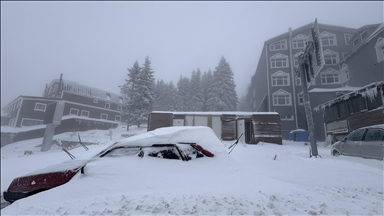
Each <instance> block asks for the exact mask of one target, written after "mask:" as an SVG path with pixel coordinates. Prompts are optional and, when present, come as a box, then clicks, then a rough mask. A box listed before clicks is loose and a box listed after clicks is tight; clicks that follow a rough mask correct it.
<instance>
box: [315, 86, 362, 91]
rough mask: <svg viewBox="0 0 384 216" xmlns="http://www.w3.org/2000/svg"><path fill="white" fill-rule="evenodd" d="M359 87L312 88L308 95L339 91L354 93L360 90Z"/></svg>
mask: <svg viewBox="0 0 384 216" xmlns="http://www.w3.org/2000/svg"><path fill="white" fill-rule="evenodd" d="M360 88H361V87H351V86H344V87H339V88H313V89H311V90H310V91H309V92H310V93H324V92H341V91H348V92H349V91H356V90H358V89H360Z"/></svg>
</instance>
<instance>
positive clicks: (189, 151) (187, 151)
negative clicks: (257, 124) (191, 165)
mask: <svg viewBox="0 0 384 216" xmlns="http://www.w3.org/2000/svg"><path fill="white" fill-rule="evenodd" d="M177 147H179V149H180V150H181V151H182V152H183V154H184V155H185V156H186V157H187V160H192V159H196V158H201V157H204V154H203V153H201V152H200V151H198V150H197V149H195V148H193V147H192V146H191V145H189V144H177Z"/></svg>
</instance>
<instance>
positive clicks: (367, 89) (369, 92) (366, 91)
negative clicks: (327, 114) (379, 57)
mask: <svg viewBox="0 0 384 216" xmlns="http://www.w3.org/2000/svg"><path fill="white" fill-rule="evenodd" d="M378 86H383V87H384V81H379V82H373V83H370V84H368V85H366V86H364V87H361V88H358V89H357V90H354V91H351V92H349V93H346V94H344V95H342V96H340V97H337V98H335V99H333V100H330V101H327V102H325V103H323V104H320V105H318V106H316V107H314V110H319V108H322V109H324V108H325V107H326V106H331V105H332V104H334V103H337V102H339V101H342V100H347V99H348V98H350V97H351V96H355V95H358V94H361V95H363V97H374V96H375V95H376V94H377V87H378Z"/></svg>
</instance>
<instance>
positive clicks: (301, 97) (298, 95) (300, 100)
mask: <svg viewBox="0 0 384 216" xmlns="http://www.w3.org/2000/svg"><path fill="white" fill-rule="evenodd" d="M297 102H298V103H299V105H304V95H303V93H299V94H297Z"/></svg>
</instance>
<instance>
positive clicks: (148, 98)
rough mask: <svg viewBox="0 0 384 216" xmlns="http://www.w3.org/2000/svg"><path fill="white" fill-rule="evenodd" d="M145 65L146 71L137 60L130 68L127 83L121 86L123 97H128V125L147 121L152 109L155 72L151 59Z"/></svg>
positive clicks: (138, 125)
mask: <svg viewBox="0 0 384 216" xmlns="http://www.w3.org/2000/svg"><path fill="white" fill-rule="evenodd" d="M146 60H147V59H146ZM144 67H145V70H146V72H145V71H144V70H142V68H141V67H140V66H139V63H138V62H137V61H136V62H135V63H134V64H133V66H132V68H130V69H128V79H126V80H125V81H126V83H125V84H124V85H123V86H122V88H121V93H122V94H123V97H124V98H126V99H127V111H126V117H127V120H128V127H129V125H137V127H140V125H141V123H142V122H145V121H147V119H148V113H149V112H150V110H151V109H152V103H153V100H154V98H153V91H154V89H153V86H151V84H150V83H151V76H152V77H153V72H152V69H151V68H150V62H149V59H148V62H147V61H146V63H145V64H144ZM151 88H152V90H151ZM127 129H128V128H127Z"/></svg>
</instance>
